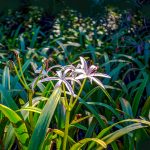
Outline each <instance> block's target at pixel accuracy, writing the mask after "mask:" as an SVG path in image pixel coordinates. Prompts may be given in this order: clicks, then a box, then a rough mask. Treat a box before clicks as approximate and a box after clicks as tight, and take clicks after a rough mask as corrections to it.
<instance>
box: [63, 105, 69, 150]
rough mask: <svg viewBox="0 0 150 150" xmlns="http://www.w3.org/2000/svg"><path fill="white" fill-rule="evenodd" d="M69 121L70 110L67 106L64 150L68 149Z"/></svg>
mask: <svg viewBox="0 0 150 150" xmlns="http://www.w3.org/2000/svg"><path fill="white" fill-rule="evenodd" d="M69 121H70V110H69V109H68V108H67V109H66V120H65V132H64V139H63V150H66V145H67V137H68V129H69Z"/></svg>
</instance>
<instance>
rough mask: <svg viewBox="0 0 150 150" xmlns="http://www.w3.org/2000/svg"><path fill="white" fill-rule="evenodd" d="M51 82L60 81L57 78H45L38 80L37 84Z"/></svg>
mask: <svg viewBox="0 0 150 150" xmlns="http://www.w3.org/2000/svg"><path fill="white" fill-rule="evenodd" d="M51 80H60V79H59V78H57V77H47V78H44V79H41V80H39V81H38V83H41V82H46V81H51Z"/></svg>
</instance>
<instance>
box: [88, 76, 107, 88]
mask: <svg viewBox="0 0 150 150" xmlns="http://www.w3.org/2000/svg"><path fill="white" fill-rule="evenodd" d="M90 79H92V80H93V81H94V82H96V83H97V84H98V85H99V86H101V87H102V88H104V89H105V87H104V85H103V84H102V82H101V81H100V80H99V79H97V78H95V77H90Z"/></svg>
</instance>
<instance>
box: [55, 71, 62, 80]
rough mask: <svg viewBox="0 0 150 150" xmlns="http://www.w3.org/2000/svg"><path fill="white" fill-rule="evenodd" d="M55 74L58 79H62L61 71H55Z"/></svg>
mask: <svg viewBox="0 0 150 150" xmlns="http://www.w3.org/2000/svg"><path fill="white" fill-rule="evenodd" d="M56 73H57V75H58V77H59V78H62V71H60V70H59V71H56Z"/></svg>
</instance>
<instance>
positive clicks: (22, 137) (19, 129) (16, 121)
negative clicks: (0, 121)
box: [0, 104, 29, 149]
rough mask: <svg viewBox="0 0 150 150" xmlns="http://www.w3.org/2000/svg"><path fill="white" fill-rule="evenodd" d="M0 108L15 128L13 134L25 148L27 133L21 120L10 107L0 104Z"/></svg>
mask: <svg viewBox="0 0 150 150" xmlns="http://www.w3.org/2000/svg"><path fill="white" fill-rule="evenodd" d="M0 110H1V111H2V113H3V114H4V115H5V116H6V117H7V118H8V119H9V121H10V122H11V124H12V125H13V128H14V130H15V135H16V137H17V139H18V141H19V143H20V144H21V147H22V149H27V146H28V142H29V134H28V130H27V128H26V125H25V123H24V122H23V120H22V119H21V118H20V116H18V114H17V113H16V112H14V111H13V110H12V109H10V108H8V107H6V106H4V105H2V104H0Z"/></svg>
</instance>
